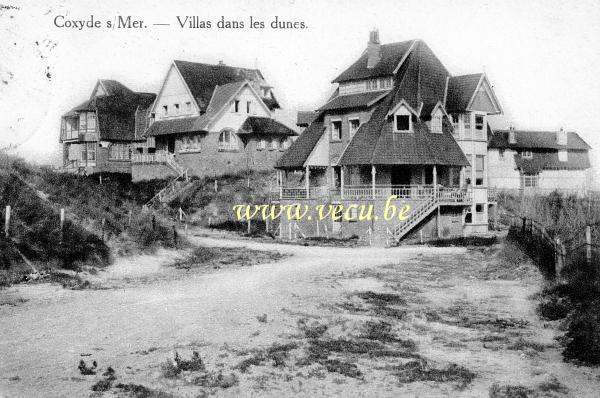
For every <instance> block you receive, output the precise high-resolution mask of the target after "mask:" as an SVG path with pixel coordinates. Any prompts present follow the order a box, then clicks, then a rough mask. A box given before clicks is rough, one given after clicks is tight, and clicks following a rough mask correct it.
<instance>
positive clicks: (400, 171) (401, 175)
mask: <svg viewBox="0 0 600 398" xmlns="http://www.w3.org/2000/svg"><path fill="white" fill-rule="evenodd" d="M391 183H392V185H410V167H407V166H392V169H391Z"/></svg>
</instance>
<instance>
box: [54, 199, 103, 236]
mask: <svg viewBox="0 0 600 398" xmlns="http://www.w3.org/2000/svg"><path fill="white" fill-rule="evenodd" d="M64 226H65V209H63V208H61V209H60V243H62V242H63V236H64V233H63V229H64ZM102 227H103V228H104V223H103V224H102Z"/></svg>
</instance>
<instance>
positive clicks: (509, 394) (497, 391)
mask: <svg viewBox="0 0 600 398" xmlns="http://www.w3.org/2000/svg"><path fill="white" fill-rule="evenodd" d="M533 392H534V391H533V389H531V388H529V387H525V386H521V385H504V386H501V385H499V384H497V383H495V384H492V386H491V387H490V395H489V397H490V398H527V397H529V396H530V395H531V394H533Z"/></svg>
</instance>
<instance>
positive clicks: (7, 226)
mask: <svg viewBox="0 0 600 398" xmlns="http://www.w3.org/2000/svg"><path fill="white" fill-rule="evenodd" d="M9 230H10V206H6V213H4V236H6V237H7V238H8V232H9Z"/></svg>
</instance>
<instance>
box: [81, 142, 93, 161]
mask: <svg viewBox="0 0 600 398" xmlns="http://www.w3.org/2000/svg"><path fill="white" fill-rule="evenodd" d="M85 149H86V151H87V160H88V162H95V161H96V143H95V142H88V143H86V144H85ZM81 160H84V159H81Z"/></svg>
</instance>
